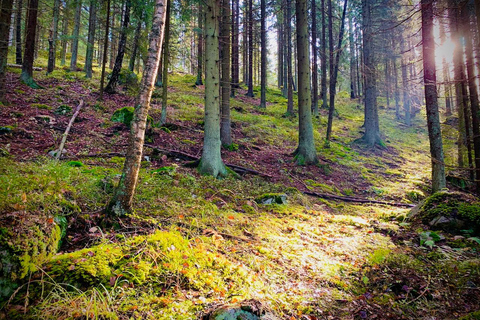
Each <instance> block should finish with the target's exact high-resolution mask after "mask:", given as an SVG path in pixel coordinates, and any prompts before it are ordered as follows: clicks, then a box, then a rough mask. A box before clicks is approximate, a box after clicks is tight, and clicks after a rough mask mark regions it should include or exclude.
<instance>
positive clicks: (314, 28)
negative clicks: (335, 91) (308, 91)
mask: <svg viewBox="0 0 480 320" xmlns="http://www.w3.org/2000/svg"><path fill="white" fill-rule="evenodd" d="M317 38H318V37H317V4H316V0H312V53H313V65H312V111H313V115H314V117H318V57H317V53H318V50H317Z"/></svg>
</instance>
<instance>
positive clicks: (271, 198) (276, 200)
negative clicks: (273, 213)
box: [255, 193, 287, 204]
mask: <svg viewBox="0 0 480 320" xmlns="http://www.w3.org/2000/svg"><path fill="white" fill-rule="evenodd" d="M255 202H256V203H258V204H287V195H286V194H285V193H266V194H263V195H261V196H260V197H258V198H256V199H255Z"/></svg>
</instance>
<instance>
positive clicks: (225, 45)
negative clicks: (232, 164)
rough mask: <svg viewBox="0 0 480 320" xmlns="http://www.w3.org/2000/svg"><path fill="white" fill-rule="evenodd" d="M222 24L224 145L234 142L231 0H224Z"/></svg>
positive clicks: (221, 131) (221, 138) (221, 122)
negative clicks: (231, 112) (231, 101)
mask: <svg viewBox="0 0 480 320" xmlns="http://www.w3.org/2000/svg"><path fill="white" fill-rule="evenodd" d="M221 21H222V24H221V26H220V40H221V45H220V59H221V63H222V72H221V74H222V75H221V80H220V81H221V83H220V88H221V92H222V99H221V101H222V105H221V119H220V140H221V142H222V145H224V146H229V145H231V144H232V134H231V123H230V21H231V19H230V1H229V0H222V19H221Z"/></svg>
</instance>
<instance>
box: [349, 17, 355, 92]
mask: <svg viewBox="0 0 480 320" xmlns="http://www.w3.org/2000/svg"><path fill="white" fill-rule="evenodd" d="M352 17H353V14H351V15H350V16H349V18H348V30H349V33H348V43H349V45H350V99H355V98H356V97H357V94H356V92H357V90H356V88H355V84H356V80H355V64H356V62H355V47H354V40H353V32H354V30H353V22H352V20H353V18H352Z"/></svg>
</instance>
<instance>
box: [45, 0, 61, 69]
mask: <svg viewBox="0 0 480 320" xmlns="http://www.w3.org/2000/svg"><path fill="white" fill-rule="evenodd" d="M59 11H60V0H55V1H54V3H53V22H52V31H51V34H50V39H49V40H48V44H49V48H48V65H47V73H51V72H53V70H54V69H55V60H56V53H57V38H58V15H59Z"/></svg>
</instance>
